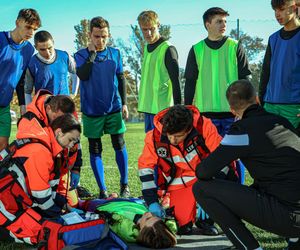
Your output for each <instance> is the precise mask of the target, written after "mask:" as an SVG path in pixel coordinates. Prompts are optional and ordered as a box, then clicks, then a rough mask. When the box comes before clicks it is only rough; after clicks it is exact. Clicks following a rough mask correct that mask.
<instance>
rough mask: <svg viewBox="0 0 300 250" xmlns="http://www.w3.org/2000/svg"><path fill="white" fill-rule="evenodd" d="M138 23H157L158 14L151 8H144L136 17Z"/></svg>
mask: <svg viewBox="0 0 300 250" xmlns="http://www.w3.org/2000/svg"><path fill="white" fill-rule="evenodd" d="M137 20H138V22H139V24H140V25H141V24H152V25H153V24H159V19H158V15H157V13H156V12H155V11H153V10H145V11H143V12H141V13H140V14H139V16H138V18H137Z"/></svg>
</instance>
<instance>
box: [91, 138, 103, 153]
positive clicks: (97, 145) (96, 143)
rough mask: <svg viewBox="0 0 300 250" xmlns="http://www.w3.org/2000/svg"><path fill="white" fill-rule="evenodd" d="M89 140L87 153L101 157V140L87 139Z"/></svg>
mask: <svg viewBox="0 0 300 250" xmlns="http://www.w3.org/2000/svg"><path fill="white" fill-rule="evenodd" d="M88 140H89V152H90V154H97V155H101V153H102V142H101V139H94V138H88Z"/></svg>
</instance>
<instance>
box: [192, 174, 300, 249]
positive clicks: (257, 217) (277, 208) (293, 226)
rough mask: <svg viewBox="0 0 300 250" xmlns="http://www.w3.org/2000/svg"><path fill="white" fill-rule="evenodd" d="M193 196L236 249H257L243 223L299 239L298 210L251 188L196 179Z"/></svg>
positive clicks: (299, 221)
mask: <svg viewBox="0 0 300 250" xmlns="http://www.w3.org/2000/svg"><path fill="white" fill-rule="evenodd" d="M193 193H194V195H195V198H196V200H197V202H198V203H199V204H200V205H201V206H202V207H203V208H204V210H205V211H206V212H207V213H208V215H209V216H210V217H211V218H212V219H213V220H214V221H215V222H217V223H218V224H219V226H220V227H221V228H222V230H223V231H224V233H225V234H226V236H227V237H228V238H229V239H230V241H231V242H232V243H233V244H234V246H235V247H237V248H238V249H255V248H258V247H259V244H258V242H257V240H256V239H255V238H254V236H253V235H252V233H251V232H250V231H249V230H248V229H247V228H246V226H245V224H244V223H243V221H242V220H244V221H247V222H249V223H250V224H252V225H255V226H257V227H259V228H262V229H264V230H266V231H269V232H272V233H275V234H278V235H281V236H284V237H287V238H289V237H290V238H298V237H300V211H299V210H300V209H299V210H298V211H295V210H294V209H292V208H289V207H288V206H287V205H284V204H282V203H280V202H279V201H278V200H277V199H276V198H274V197H273V196H270V195H268V194H264V193H261V192H259V191H257V190H256V189H254V188H251V187H248V186H244V185H241V184H238V183H234V182H230V181H226V180H217V179H214V180H198V181H197V182H196V183H195V184H194V186H193Z"/></svg>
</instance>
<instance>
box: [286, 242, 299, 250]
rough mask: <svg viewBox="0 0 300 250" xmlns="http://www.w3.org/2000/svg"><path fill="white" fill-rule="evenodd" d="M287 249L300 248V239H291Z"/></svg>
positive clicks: (295, 249) (297, 249)
mask: <svg viewBox="0 0 300 250" xmlns="http://www.w3.org/2000/svg"><path fill="white" fill-rule="evenodd" d="M288 243H289V244H288V246H287V248H286V250H299V249H300V240H298V241H296V242H292V241H289V242H288Z"/></svg>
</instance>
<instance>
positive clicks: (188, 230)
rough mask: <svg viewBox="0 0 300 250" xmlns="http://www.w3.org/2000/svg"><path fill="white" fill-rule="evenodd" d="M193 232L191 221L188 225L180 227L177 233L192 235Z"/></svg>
mask: <svg viewBox="0 0 300 250" xmlns="http://www.w3.org/2000/svg"><path fill="white" fill-rule="evenodd" d="M192 233H193V223H192V222H189V223H188V224H186V225H183V226H181V227H178V230H177V234H178V235H191V234H192Z"/></svg>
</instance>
